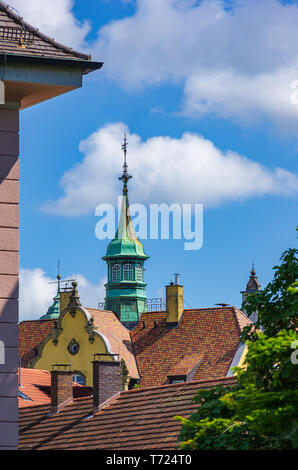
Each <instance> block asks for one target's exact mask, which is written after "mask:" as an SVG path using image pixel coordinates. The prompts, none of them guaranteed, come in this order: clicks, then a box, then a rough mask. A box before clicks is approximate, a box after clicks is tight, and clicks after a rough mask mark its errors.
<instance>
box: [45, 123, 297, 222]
mask: <svg viewBox="0 0 298 470" xmlns="http://www.w3.org/2000/svg"><path fill="white" fill-rule="evenodd" d="M124 132H126V133H127V136H128V141H129V169H130V172H131V173H132V174H133V177H134V179H133V182H132V183H130V188H131V190H132V200H133V201H134V202H138V203H161V202H166V203H173V202H178V203H179V202H180V203H189V202H193V203H194V202H196V203H203V204H204V205H205V206H207V207H212V206H218V205H221V204H224V203H226V202H229V201H239V200H244V199H247V198H252V197H259V196H264V195H268V194H270V195H272V194H281V195H291V194H294V193H297V192H298V178H297V176H296V175H294V174H293V173H290V172H289V171H286V170H284V169H282V168H276V169H269V168H267V167H264V166H262V165H260V164H259V163H257V162H255V161H253V160H251V159H248V158H246V157H244V156H242V155H239V154H238V153H236V152H232V151H231V150H228V151H222V150H220V149H218V148H217V147H215V145H214V144H213V143H212V142H211V141H209V140H206V139H204V137H202V136H200V135H198V134H190V133H186V134H183V135H182V137H181V138H180V139H174V138H171V137H166V136H158V137H152V138H149V139H147V140H146V141H142V140H141V137H140V136H138V135H136V134H130V132H129V129H128V128H127V126H125V125H124V124H123V123H114V124H109V125H107V126H104V127H102V128H100V129H99V130H97V131H96V132H94V133H93V134H91V135H90V137H88V138H87V139H86V140H84V141H82V142H81V144H80V150H81V152H83V154H84V158H83V160H82V162H80V163H77V164H76V165H75V166H74V167H72V168H71V169H70V170H68V171H67V172H66V173H65V174H64V175H63V177H62V180H61V182H60V183H61V186H62V189H63V193H64V194H63V195H62V196H61V198H60V199H58V200H57V201H54V202H50V203H48V204H46V205H45V206H44V210H45V211H47V212H52V213H56V214H61V215H68V216H76V215H82V214H86V213H88V212H90V211H93V210H94V209H95V207H96V206H97V205H98V204H99V203H111V202H113V203H115V199H116V195H117V194H119V193H120V183H119V182H118V181H117V176H119V174H120V171H121V164H122V156H121V152H120V145H121V141H122V138H123V133H124Z"/></svg>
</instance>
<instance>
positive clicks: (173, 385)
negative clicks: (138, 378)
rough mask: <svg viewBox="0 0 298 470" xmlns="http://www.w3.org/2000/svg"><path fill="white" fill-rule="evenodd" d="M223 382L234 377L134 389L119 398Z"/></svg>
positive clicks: (123, 393)
mask: <svg viewBox="0 0 298 470" xmlns="http://www.w3.org/2000/svg"><path fill="white" fill-rule="evenodd" d="M225 380H228V381H235V380H236V379H235V377H233V376H231V377H220V378H215V379H207V380H191V381H189V382H181V383H177V384H164V385H157V386H156V387H146V388H136V389H132V390H124V391H123V392H121V395H120V396H123V395H128V394H129V393H138V392H147V391H151V390H156V389H159V388H162V389H165V388H166V389H169V388H175V387H176V388H178V387H185V385H201V384H205V383H206V384H208V383H211V382H223V381H225Z"/></svg>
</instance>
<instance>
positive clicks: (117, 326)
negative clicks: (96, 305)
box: [87, 308, 139, 379]
mask: <svg viewBox="0 0 298 470" xmlns="http://www.w3.org/2000/svg"><path fill="white" fill-rule="evenodd" d="M87 310H88V312H89V313H90V315H91V316H92V317H93V319H94V326H95V328H96V329H97V330H98V331H99V332H101V333H103V334H104V335H105V336H106V337H107V338H108V340H109V342H110V344H111V348H112V350H113V353H114V354H119V356H120V359H124V360H125V363H126V366H127V368H128V370H129V375H130V376H131V377H132V378H136V379H138V378H139V373H138V369H137V364H136V360H135V357H134V354H133V348H132V344H131V338H130V332H129V330H128V329H127V328H125V326H124V325H122V323H121V322H120V321H119V320H118V318H117V317H116V315H115V314H114V313H113V312H110V311H107V310H96V309H93V308H87Z"/></svg>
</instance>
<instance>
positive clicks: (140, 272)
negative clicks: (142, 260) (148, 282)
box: [135, 264, 143, 282]
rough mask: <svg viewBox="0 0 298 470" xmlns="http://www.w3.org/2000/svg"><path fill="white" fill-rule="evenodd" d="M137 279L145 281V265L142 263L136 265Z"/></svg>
mask: <svg viewBox="0 0 298 470" xmlns="http://www.w3.org/2000/svg"><path fill="white" fill-rule="evenodd" d="M135 277H136V281H138V282H143V267H142V265H141V264H137V265H136V274H135Z"/></svg>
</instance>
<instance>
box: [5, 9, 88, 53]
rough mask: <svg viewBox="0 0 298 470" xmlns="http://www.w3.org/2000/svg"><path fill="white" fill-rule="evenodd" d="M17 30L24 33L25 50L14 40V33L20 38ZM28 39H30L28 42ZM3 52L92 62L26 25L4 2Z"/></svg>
mask: <svg viewBox="0 0 298 470" xmlns="http://www.w3.org/2000/svg"><path fill="white" fill-rule="evenodd" d="M16 28H18V29H19V30H22V31H23V33H22V34H23V42H24V43H25V45H26V47H25V48H20V47H18V45H19V40H17V41H16V40H13V39H12V33H13V34H14V35H18V36H17V37H19V34H20V33H19V32H18V30H17V29H16ZM26 38H28V39H27V40H26ZM1 52H6V53H12V54H17V55H22V56H35V57H36V56H37V57H38V56H39V57H50V58H59V59H75V60H78V59H81V60H90V56H89V55H86V54H82V53H81V52H76V51H74V50H73V49H71V48H69V47H67V46H64V45H62V44H59V43H57V42H55V41H54V39H51V38H49V37H48V36H46V35H44V34H42V33H41V32H40V31H39V30H38V29H36V28H34V27H33V26H31V25H30V24H28V23H26V22H25V21H24V20H23V19H22V18H20V17H19V16H18V15H17V14H16V13H14V11H12V10H11V9H10V8H9V7H8V6H7V4H6V3H4V2H2V1H0V53H1Z"/></svg>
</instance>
